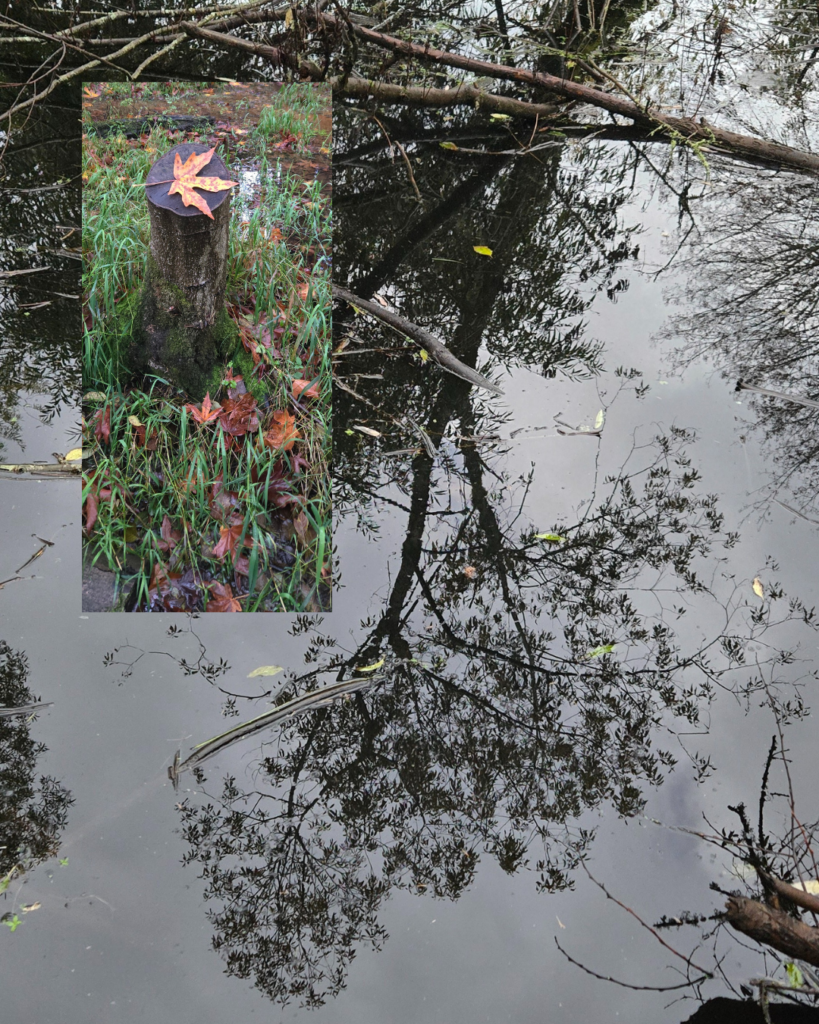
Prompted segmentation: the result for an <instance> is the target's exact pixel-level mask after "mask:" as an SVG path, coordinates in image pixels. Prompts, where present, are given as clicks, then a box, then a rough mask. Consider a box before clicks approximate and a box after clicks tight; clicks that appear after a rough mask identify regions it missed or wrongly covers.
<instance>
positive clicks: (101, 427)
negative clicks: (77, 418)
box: [91, 405, 111, 444]
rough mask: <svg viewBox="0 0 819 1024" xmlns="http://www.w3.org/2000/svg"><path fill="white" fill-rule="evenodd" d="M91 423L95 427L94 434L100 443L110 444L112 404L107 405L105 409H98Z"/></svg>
mask: <svg viewBox="0 0 819 1024" xmlns="http://www.w3.org/2000/svg"><path fill="white" fill-rule="evenodd" d="M91 423H92V425H93V427H94V436H95V437H96V439H97V440H98V441H99V442H100V444H108V442H109V441H110V440H111V406H110V405H106V407H105V408H104V409H97V411H96V412H95V413H94V418H93V419H92V420H91Z"/></svg>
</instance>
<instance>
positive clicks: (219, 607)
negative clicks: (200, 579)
mask: <svg viewBox="0 0 819 1024" xmlns="http://www.w3.org/2000/svg"><path fill="white" fill-rule="evenodd" d="M208 590H210V593H211V597H210V600H209V601H208V606H207V608H206V609H205V610H206V611H209V612H240V611H241V610H242V606H241V604H239V600H238V598H235V597H234V596H233V592H232V591H231V589H230V584H229V583H219V581H218V580H213V581H212V582H211V583H209V584H208Z"/></svg>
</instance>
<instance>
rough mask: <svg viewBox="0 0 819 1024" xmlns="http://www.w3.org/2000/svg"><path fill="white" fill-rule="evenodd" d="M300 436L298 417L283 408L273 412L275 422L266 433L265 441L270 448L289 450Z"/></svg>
mask: <svg viewBox="0 0 819 1024" xmlns="http://www.w3.org/2000/svg"><path fill="white" fill-rule="evenodd" d="M299 437H301V434H300V433H299V432H298V430H297V429H296V417H295V416H293V415H292V413H289V412H287V411H286V410H283V409H282V410H279V411H278V412H274V413H273V424H272V426H271V427H270V429H269V430H268V431H267V432H266V433H265V435H264V443H265V444H266V445H267V447H268V448H277V449H279V450H280V451H283V452H289V451H290V449H291V448H292V447H293V445H294V444H295V443H296V440H297V439H298V438H299Z"/></svg>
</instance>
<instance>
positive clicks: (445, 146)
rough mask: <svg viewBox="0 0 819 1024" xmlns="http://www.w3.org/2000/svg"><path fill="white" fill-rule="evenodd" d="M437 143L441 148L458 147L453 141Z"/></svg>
mask: <svg viewBox="0 0 819 1024" xmlns="http://www.w3.org/2000/svg"><path fill="white" fill-rule="evenodd" d="M438 145H439V146H440V147H441V149H457V148H458V147H457V146H456V145H455V143H454V142H440V143H438Z"/></svg>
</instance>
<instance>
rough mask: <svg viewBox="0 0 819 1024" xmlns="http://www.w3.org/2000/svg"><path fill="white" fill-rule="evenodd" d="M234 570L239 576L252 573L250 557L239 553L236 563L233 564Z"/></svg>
mask: <svg viewBox="0 0 819 1024" xmlns="http://www.w3.org/2000/svg"><path fill="white" fill-rule="evenodd" d="M233 571H234V572H235V573H236V575H237V576H249V575H250V559H249V558H248V557H247V555H239V557H238V558H237V559H236V564H235V565H234V566H233Z"/></svg>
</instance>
